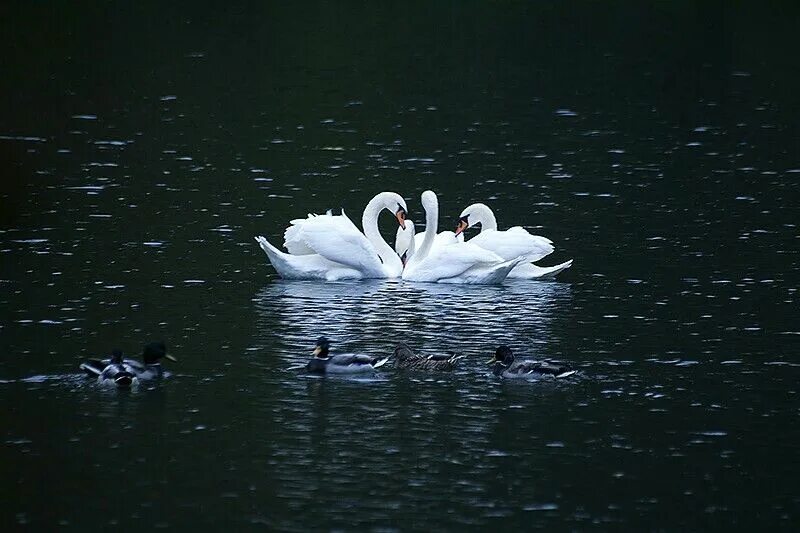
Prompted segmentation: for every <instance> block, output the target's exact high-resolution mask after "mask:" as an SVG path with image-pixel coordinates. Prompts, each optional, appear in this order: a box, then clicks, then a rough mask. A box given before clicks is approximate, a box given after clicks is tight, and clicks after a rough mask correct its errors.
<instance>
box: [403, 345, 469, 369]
mask: <svg viewBox="0 0 800 533" xmlns="http://www.w3.org/2000/svg"><path fill="white" fill-rule="evenodd" d="M462 357H463V356H462V355H457V354H436V355H418V354H415V353H414V351H413V350H412V349H411V348H410V347H409V346H408V345H407V344H405V343H403V342H401V343H400V344H398V345H397V347H396V348H395V349H394V353H392V358H393V359H394V366H395V367H397V368H400V369H403V370H433V371H449V370H453V369H454V368H455V367H456V362H457V361H458V360H459V359H461V358H462Z"/></svg>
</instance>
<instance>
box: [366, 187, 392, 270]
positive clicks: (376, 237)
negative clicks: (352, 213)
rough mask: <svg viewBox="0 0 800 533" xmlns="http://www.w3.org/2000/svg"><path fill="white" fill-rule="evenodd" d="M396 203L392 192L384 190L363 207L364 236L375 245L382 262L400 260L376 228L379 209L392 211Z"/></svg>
mask: <svg viewBox="0 0 800 533" xmlns="http://www.w3.org/2000/svg"><path fill="white" fill-rule="evenodd" d="M396 204H397V202H396V200H395V198H394V196H393V195H392V194H390V193H385V192H382V193H379V194H376V195H375V197H374V198H372V200H370V201H369V203H368V204H367V207H365V208H364V215H363V216H362V217H361V227H363V228H364V236H366V237H367V240H369V242H370V243H372V246H374V247H375V251H376V252H377V253H378V256H379V257H380V258H381V260H382V261H383V263H384V264H386V263H387V262H389V261H392V259H397V261H400V258H399V257H398V256H397V253H395V251H394V250H393V249H392V247H391V246H389V244H388V243H387V242H386V240H385V239H384V238H383V235H381V232H380V230H379V229H378V215H380V214H381V211H382V210H384V209H388V210H390V211H392V209H393V208H394V207H395V205H396ZM392 212H394V211H392Z"/></svg>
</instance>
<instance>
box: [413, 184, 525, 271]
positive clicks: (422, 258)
mask: <svg viewBox="0 0 800 533" xmlns="http://www.w3.org/2000/svg"><path fill="white" fill-rule="evenodd" d="M422 206H423V207H424V208H425V222H426V225H425V233H424V238H423V239H422V245H421V246H420V248H419V250H417V249H416V246H415V242H414V240H412V239H410V238H407V241H408V252H407V256H408V260H407V261H406V264H405V268H404V269H403V279H404V280H409V281H428V282H436V283H475V284H489V283H501V282H502V281H503V280H504V279H505V278H506V276H507V275H508V273H509V272H510V271H511V269H512V268H514V267H515V266H516V265H517V264H519V263H520V261H523V260H524V257H518V258H514V259H512V260H510V261H505V260H503V258H502V257H500V256H498V255H497V254H495V253H494V252H491V251H489V250H485V249H483V248H481V247H480V246H476V245H474V244H470V243H468V242H461V243H456V244H448V245H444V246H440V247H437V248H434V246H433V244H434V241H435V239H436V230H437V227H438V219H439V201H438V199H437V198H436V194H434V193H433V191H425V192H423V193H422Z"/></svg>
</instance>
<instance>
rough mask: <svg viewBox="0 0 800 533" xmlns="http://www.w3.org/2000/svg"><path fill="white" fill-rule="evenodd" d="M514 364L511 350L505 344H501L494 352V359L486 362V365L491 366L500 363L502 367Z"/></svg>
mask: <svg viewBox="0 0 800 533" xmlns="http://www.w3.org/2000/svg"><path fill="white" fill-rule="evenodd" d="M513 362H514V353H513V352H512V351H511V348H509V347H508V346H506V345H505V344H501V345H500V346H498V347H497V350H495V352H494V357H492V358H491V359H489V361H487V362H486V364H487V365H493V364H495V363H500V364H501V365H503V366H509V365H511V363H513Z"/></svg>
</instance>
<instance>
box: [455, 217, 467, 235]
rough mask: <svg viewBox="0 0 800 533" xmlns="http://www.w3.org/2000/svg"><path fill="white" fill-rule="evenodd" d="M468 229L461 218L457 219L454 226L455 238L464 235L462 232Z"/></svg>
mask: <svg viewBox="0 0 800 533" xmlns="http://www.w3.org/2000/svg"><path fill="white" fill-rule="evenodd" d="M468 227H469V224H468V223H467V221H466V220H464V219H463V218H460V219H458V225H457V226H456V237H458V236H459V235H461V234H462V233H464V231H465V230H466V229H467V228H468Z"/></svg>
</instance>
